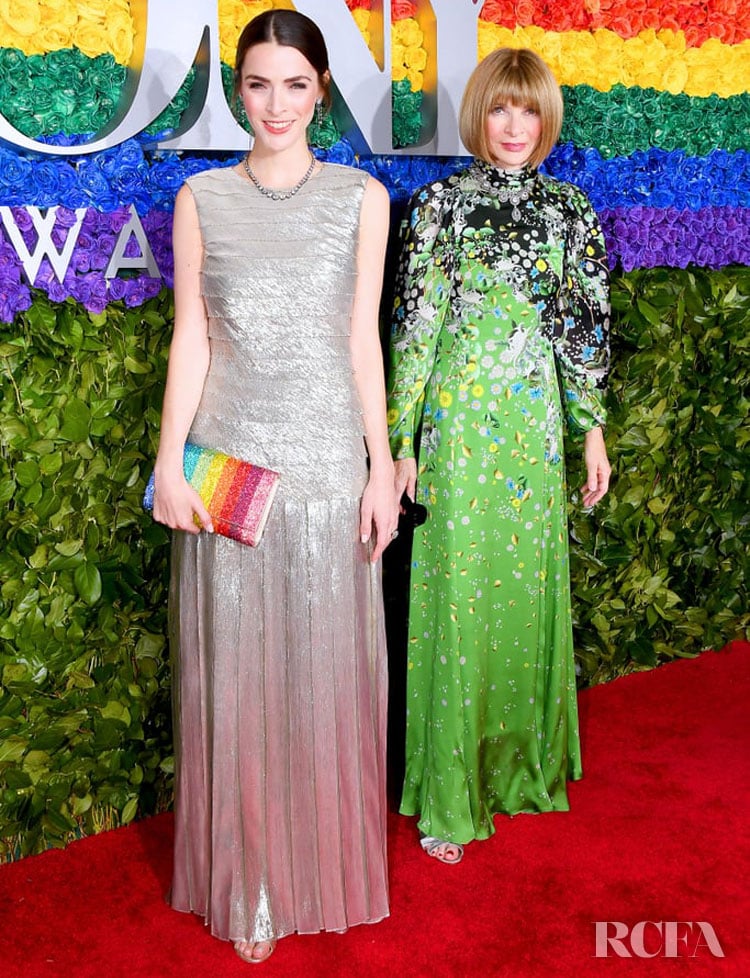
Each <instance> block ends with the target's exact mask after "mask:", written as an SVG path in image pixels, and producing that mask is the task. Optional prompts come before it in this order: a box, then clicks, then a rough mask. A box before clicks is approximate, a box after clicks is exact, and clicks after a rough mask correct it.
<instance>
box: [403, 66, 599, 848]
mask: <svg viewBox="0 0 750 978" xmlns="http://www.w3.org/2000/svg"><path fill="white" fill-rule="evenodd" d="M562 112H563V106H562V97H561V94H560V89H559V87H558V85H557V83H556V82H555V79H554V77H553V75H552V73H551V71H550V70H549V68H548V67H547V65H546V64H545V63H544V62H543V61H542V60H541V59H540V58H539V57H538V56H537V55H536V54H534V53H533V52H531V51H528V50H512V49H500V50H497V51H495V52H493V53H492V54H490V55H489V56H488V57H487V58H485V59H484V60H483V61H482V62H481V63H480V64H479V65H478V66H477V68H476V69H475V71H474V73H473V74H472V76H471V78H470V79H469V82H468V85H467V88H466V91H465V93H464V98H463V101H462V105H461V113H460V130H461V138H462V140H463V142H464V144H465V145H466V147H467V148H468V149H469V151H470V152H471V153H472V155H473V156H474V157H475V159H474V161H473V162H472V164H471V165H470V166H469V167H468V168H466V169H464V170H462V171H461V172H459V173H456V174H454V175H452V176H450V177H448V178H447V179H444V180H438V181H435V182H434V183H431V184H429V185H427V186H425V187H423V188H421V189H420V190H418V191H417V192H416V193H415V194H414V196H413V197H412V201H411V206H410V211H409V214H408V217H407V219H406V220H405V222H404V229H403V248H402V253H401V260H400V266H399V275H398V287H397V294H396V301H395V315H394V326H393V335H392V345H391V378H390V402H389V425H390V439H391V451H392V453H393V457H394V459H396V483H397V490H398V492H399V494H401V492H402V491H405V492H406V494H407V496H409V498H410V499H412V500H413V499H415V497H416V498H417V499H418V501H420V502H422V503H424V504H425V505H426V506H427V509H428V514H429V515H428V518H427V521H426V523H425V524H424V526H422V527H420V528H419V529H418V530H417V531H416V533H415V537H414V549H413V555H412V563H411V594H410V606H409V643H408V678H407V731H406V775H405V781H404V792H403V798H402V804H401V812H402V813H403V814H405V815H419V816H420V818H419V823H418V825H419V830H420V836H421V844H422V847H423V848H424V849H425V851H426V852H428V853H429V854H430V855H432V856H436V857H437V858H438V859H440V860H441V861H443V862H447V863H456V862H458V861H459V859H460V858H461V857H462V855H463V848H462V844H463V843H467V842H470V841H471V840H474V839H486V838H488V837H489V836H490V835H492V834H493V832H494V825H493V817H494V815H496V814H498V813H503V814H506V815H513V814H516V813H518V812H544V811H565V810H567V809H568V801H567V794H566V782H567V780H569V779H577V778H580V777H581V760H580V744H579V738H578V719H577V707H576V683H575V668H574V661H573V644H572V641H573V640H572V625H571V607H570V581H569V566H568V538H567V522H566V505H567V500H566V485H565V472H564V461H563V425H564V422H565V420H566V418H567V422H568V425H569V427H570V429H571V430H572V431H575V432H579V433H582V435H583V442H584V454H585V462H586V470H587V479H586V483H585V484H584V486H583V487H582V502H583V505H584V506H593V505H594V504H595V503H596V502H598V501H599V500H600V499H601V498H602V496H603V495H604V494H605V492H606V491H607V487H608V482H609V474H610V467H609V462H608V460H607V453H606V449H605V446H604V438H603V433H602V425H603V424H604V420H605V412H604V407H603V402H602V387H603V384H604V381H605V376H606V369H607V360H608V348H607V334H608V326H609V287H608V272H607V264H606V259H605V252H604V244H603V239H602V234H601V231H600V228H599V225H598V221H597V218H596V215H595V213H594V211H593V210H592V208H591V206H590V204H589V202H588V201H587V199H586V197H585V195H584V194H583V193H582V192H581V191H580V190H578V189H577V188H576V187H574V186H572V185H571V184H567V183H563V182H560V181H556V180H553V179H551V178H549V177H547V176H545V175H543V174H541V173H539V171H538V169H537V167H538V166H539V164H540V163H541V162H542V161H543V160H544V159H545V157H546V156H547V155H548V154H549V152H550V150H551V149H552V147H553V145H554V144H555V142H556V141H557V138H558V136H559V134H560V128H561V125H562Z"/></svg>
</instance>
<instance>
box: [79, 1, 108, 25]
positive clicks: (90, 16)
mask: <svg viewBox="0 0 750 978" xmlns="http://www.w3.org/2000/svg"><path fill="white" fill-rule="evenodd" d="M70 6H75V7H76V8H77V10H78V16H79V17H80V18H81V19H82V20H100V21H103V20H105V19H106V16H107V14H108V12H109V9H111V8H112V7H113V6H114V4H111V3H107V0H78V2H77V3H76V4H71V5H70Z"/></svg>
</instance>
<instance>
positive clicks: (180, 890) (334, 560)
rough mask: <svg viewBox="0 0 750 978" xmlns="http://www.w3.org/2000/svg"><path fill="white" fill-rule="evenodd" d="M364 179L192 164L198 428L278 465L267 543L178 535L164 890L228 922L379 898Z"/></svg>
mask: <svg viewBox="0 0 750 978" xmlns="http://www.w3.org/2000/svg"><path fill="white" fill-rule="evenodd" d="M365 180H366V177H365V176H364V175H363V174H361V173H360V172H358V171H355V170H352V169H349V168H346V167H339V166H334V165H330V164H326V165H324V166H323V169H322V171H320V172H317V173H316V174H315V175H314V176H313V177H312V178H311V179H310V180H309V181H308V182H307V183H306V184H305V185H304V186H303V187H302V188H301V190H300V192H299V193H298V194H296V195H295V196H294V197H292V198H290V199H289V200H284V201H273V200H270V199H268V198H266V197H264V196H262V195H261V194H259V193H258V191H257V190H256V189H255V188H254V187H253V186H252V185H251V184H250V183H249V181H247V180H246V179H245V177H244V176H242V175H241V174H240V173H238V172H237V171H235V170H234V169H219V170H210V171H207V172H205V173H202V174H199V175H198V176H195V177H192V178H191V179H190V181H189V185H190V187H191V190H192V192H193V195H194V198H195V201H196V205H197V209H198V215H199V219H200V226H201V232H202V236H203V241H204V250H205V254H204V262H203V270H202V292H203V295H204V299H205V302H206V308H207V311H208V315H209V335H210V343H211V364H210V369H209V372H208V376H207V378H206V382H205V385H204V390H203V395H202V398H201V402H200V405H199V408H198V411H197V414H196V417H195V420H194V423H193V426H192V429H191V432H190V440H191V441H193V442H195V443H197V444H199V445H205V446H208V447H211V448H216V449H220V450H221V451H224V452H226V453H227V454H229V455H235V456H238V457H240V458H245V459H248V460H249V461H251V462H253V463H255V464H259V465H263V466H266V467H268V468H271V469H275V470H276V471H278V472H280V473H281V481H280V484H279V489H278V492H277V495H276V499H275V501H274V504H273V508H272V511H271V515H270V517H269V520H268V523H267V526H266V530H265V534H264V537H263V540H262V542H261V544H260V546H259V547H257V548H255V549H253V548H250V547H247V546H243V545H242V544H240V543H237V542H235V541H232V540H229V539H227V538H225V537H220V536H218V535H209V534H205V533H202V534H200V535H199V536H192V535H190V534H185V533H179V532H177V533H175V534H174V540H173V549H172V585H171V596H170V631H171V642H172V648H173V658H174V715H175V734H176V747H177V776H176V777H177V795H176V819H175V826H176V829H175V832H176V834H175V867H174V879H173V885H172V894H171V902H172V905H173V906H174V907H175V908H177V909H179V910H186V911H187V910H192V911H195V912H197V913H200V914H203V915H205V918H206V923H207V925H208V926H209V927H210V929H211V932H212V933H213V934H214V935H216V936H217V937H221V938H224V939H228V940H263V939H268V938H272V937H281V936H283V935H285V934H289V933H292V932H295V931H296V932H299V933H314V932H317V931H320V930H333V931H342V930H345V929H346V928H347V927H349V926H351V925H353V924H358V923H363V922H374V921H377V920H380V919H381V918H383V917H384V916H386V915H387V913H388V883H387V866H386V850H385V813H386V803H385V709H386V659H385V633H384V627H383V615H382V595H381V585H380V568H379V567H373V566H372V565H371V564H370V563H369V561H368V549H367V547H365V546H363V545H362V544H361V543H360V542H359V522H358V521H359V499H360V496H361V493H362V490H363V488H364V486H365V483H366V479H367V470H366V456H365V447H364V440H363V424H362V419H361V412H360V407H359V402H358V398H357V395H356V388H355V386H354V381H353V377H352V369H351V357H350V351H349V320H350V312H351V304H352V297H353V294H354V286H355V280H356V266H355V255H356V247H357V240H358V231H359V212H360V206H361V201H362V194H363V191H364V183H365Z"/></svg>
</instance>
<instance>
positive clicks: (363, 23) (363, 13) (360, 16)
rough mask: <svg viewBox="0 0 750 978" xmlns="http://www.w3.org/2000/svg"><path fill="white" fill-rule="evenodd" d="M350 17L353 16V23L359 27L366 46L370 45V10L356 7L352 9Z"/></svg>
mask: <svg viewBox="0 0 750 978" xmlns="http://www.w3.org/2000/svg"><path fill="white" fill-rule="evenodd" d="M352 17H353V18H354V23H355V24H356V25H357V27H358V28H359V33H360V34H361V35H362V37H363V38H364V39H365V43H366V44H367V46H368V47H369V46H370V11H369V10H364V9H363V8H362V7H357V9H356V10H353V11H352Z"/></svg>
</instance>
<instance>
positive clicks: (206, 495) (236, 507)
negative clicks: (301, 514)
mask: <svg viewBox="0 0 750 978" xmlns="http://www.w3.org/2000/svg"><path fill="white" fill-rule="evenodd" d="M183 467H184V471H185V478H186V479H187V481H188V482H189V483H190V485H191V486H192V487H193V489H195V490H196V492H197V493H198V495H199V496H200V497H201V499H202V500H203V504H204V506H205V507H206V509H207V510H208V512H209V514H210V516H211V519H212V521H213V525H214V533H220V534H221V535H222V536H225V537H230V538H231V539H232V540H238V541H239V542H240V543H246V544H248V546H250V547H257V546H258V544H259V543H260V538H261V537H262V535H263V530H264V529H265V525H266V521H267V519H268V514H269V512H270V510H271V504H272V503H273V499H274V496H275V495H276V489H277V487H278V484H279V479H280V478H281V477H280V475H279V473H278V472H274V471H272V470H271V469H264V468H263V466H262V465H252V464H251V463H250V462H243V461H242V460H241V459H239V458H233V457H232V456H231V455H225V454H224V452H218V451H215V450H214V449H212V448H201V447H200V446H199V445H193V444H192V443H191V442H187V443H186V444H185V454H184V457H183ZM143 508H144V509H146V510H148V511H151V510H153V508H154V474H153V472H152V473H151V478H150V479H149V480H148V485H147V486H146V491H145V493H144V494H143Z"/></svg>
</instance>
